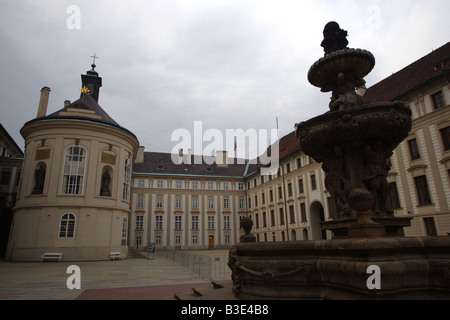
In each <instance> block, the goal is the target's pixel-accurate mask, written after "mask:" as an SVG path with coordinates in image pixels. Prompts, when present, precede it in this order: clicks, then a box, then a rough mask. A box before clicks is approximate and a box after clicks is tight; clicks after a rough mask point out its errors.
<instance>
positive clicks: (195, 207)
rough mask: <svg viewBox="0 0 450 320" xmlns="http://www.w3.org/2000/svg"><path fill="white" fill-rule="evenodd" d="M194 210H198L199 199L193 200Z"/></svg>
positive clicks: (194, 198)
mask: <svg viewBox="0 0 450 320" xmlns="http://www.w3.org/2000/svg"><path fill="white" fill-rule="evenodd" d="M192 209H198V198H197V197H193V198H192Z"/></svg>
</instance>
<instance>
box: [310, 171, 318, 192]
mask: <svg viewBox="0 0 450 320" xmlns="http://www.w3.org/2000/svg"><path fill="white" fill-rule="evenodd" d="M316 189H317V185H316V175H315V174H312V175H311V190H316Z"/></svg>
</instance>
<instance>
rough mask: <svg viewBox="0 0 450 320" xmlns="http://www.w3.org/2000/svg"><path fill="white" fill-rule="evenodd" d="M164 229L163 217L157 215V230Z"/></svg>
mask: <svg viewBox="0 0 450 320" xmlns="http://www.w3.org/2000/svg"><path fill="white" fill-rule="evenodd" d="M162 229H163V217H162V216H156V217H155V230H162Z"/></svg>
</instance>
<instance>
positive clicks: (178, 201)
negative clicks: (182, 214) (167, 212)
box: [175, 197, 181, 209]
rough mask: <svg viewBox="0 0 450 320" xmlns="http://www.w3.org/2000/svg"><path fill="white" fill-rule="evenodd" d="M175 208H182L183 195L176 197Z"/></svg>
mask: <svg viewBox="0 0 450 320" xmlns="http://www.w3.org/2000/svg"><path fill="white" fill-rule="evenodd" d="M175 208H177V209H180V208H181V197H175Z"/></svg>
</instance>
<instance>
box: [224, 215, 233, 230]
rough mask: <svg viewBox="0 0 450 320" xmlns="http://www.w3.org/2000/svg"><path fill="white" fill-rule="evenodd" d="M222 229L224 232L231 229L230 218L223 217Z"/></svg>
mask: <svg viewBox="0 0 450 320" xmlns="http://www.w3.org/2000/svg"><path fill="white" fill-rule="evenodd" d="M223 228H224V229H225V230H229V229H231V224H230V216H224V217H223Z"/></svg>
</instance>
